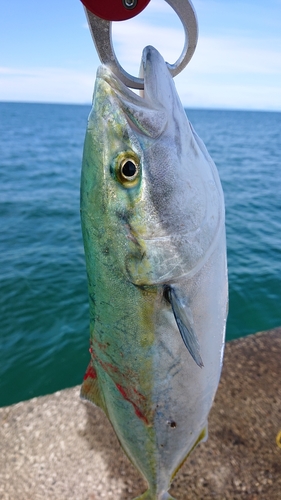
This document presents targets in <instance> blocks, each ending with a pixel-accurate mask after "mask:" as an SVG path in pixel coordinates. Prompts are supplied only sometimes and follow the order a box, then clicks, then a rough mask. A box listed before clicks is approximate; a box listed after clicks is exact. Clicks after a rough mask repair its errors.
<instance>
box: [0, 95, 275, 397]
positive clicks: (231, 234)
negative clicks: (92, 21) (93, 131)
mask: <svg viewBox="0 0 281 500" xmlns="http://www.w3.org/2000/svg"><path fill="white" fill-rule="evenodd" d="M89 111H90V107H89V106H87V105H85V106H82V105H81V106H80V105H57V104H27V103H0V183H1V194H0V224H1V232H0V262H1V264H0V282H1V294H0V315H1V316H0V317H1V330H0V350H1V363H0V406H3V405H9V404H12V403H15V402H18V401H21V400H25V399H28V398H31V397H34V396H38V395H43V394H47V393H51V392H54V391H56V390H59V389H62V388H66V387H71V386H73V385H75V384H79V383H81V380H82V378H83V375H84V372H85V369H86V366H87V364H88V361H89V352H88V348H89V318H88V296H87V281H86V270H85V262H84V251H83V245H82V237H81V229H80V215H79V196H80V193H79V189H80V169H81V158H82V151H83V141H84V135H85V129H86V122H87V116H88V114H89ZM187 114H188V117H189V119H190V121H191V122H192V124H193V125H194V128H195V129H196V131H197V133H198V134H199V135H200V136H201V138H202V139H203V140H204V142H205V144H206V146H207V148H208V150H209V152H210V154H211V156H212V157H213V159H214V161H215V163H216V165H217V167H218V170H219V174H220V177H221V181H222V185H223V189H224V194H225V204H226V228H227V247H228V267H229V291H230V304H229V307H230V308H229V316H228V323H227V340H230V339H234V338H237V337H240V336H245V335H248V334H250V333H255V332H257V331H261V330H266V329H270V328H273V327H275V326H280V325H281V305H280V304H281V244H280V238H281V113H271V112H250V111H249V112H248V111H216V110H195V109H190V110H187Z"/></svg>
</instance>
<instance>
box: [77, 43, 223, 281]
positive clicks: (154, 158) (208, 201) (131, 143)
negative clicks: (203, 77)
mask: <svg viewBox="0 0 281 500" xmlns="http://www.w3.org/2000/svg"><path fill="white" fill-rule="evenodd" d="M141 73H142V76H143V78H144V91H143V93H142V95H141V96H139V95H136V94H135V93H134V92H132V91H131V90H130V89H128V88H127V87H126V86H125V85H124V84H123V83H122V82H121V81H120V80H119V79H118V78H117V77H116V76H115V75H114V74H113V73H112V72H111V70H110V69H109V68H107V67H105V66H101V67H100V68H99V69H98V73H97V79H96V85H95V91H94V99H93V108H92V111H91V113H90V116H89V121H88V129H87V134H86V140H85V147H84V160H83V168H82V185H81V210H82V226H83V220H84V221H85V224H84V226H85V227H86V226H87V228H88V233H89V231H90V234H92V236H93V238H96V240H98V241H99V245H100V246H102V247H103V248H107V251H108V253H111V254H112V259H115V264H114V265H115V267H116V268H118V269H119V272H120V273H121V274H122V275H125V276H126V277H127V278H128V279H129V280H130V281H131V282H133V283H135V284H137V285H151V284H156V285H157V284H161V283H168V282H173V281H174V280H175V279H178V278H180V277H181V276H183V275H186V274H187V273H191V272H193V271H194V269H196V267H198V266H199V265H201V263H203V261H204V258H205V256H206V254H207V253H208V252H210V251H211V250H210V249H211V247H212V245H213V242H214V241H215V239H216V234H217V233H218V231H219V228H220V227H221V226H222V219H223V195H222V191H221V186H220V182H219V179H218V175H217V172H216V168H215V166H214V164H213V162H212V160H211V158H210V156H209V154H208V152H207V150H206V148H205V146H204V145H203V143H202V141H201V140H200V139H199V138H198V136H197V135H196V133H195V132H194V130H193V128H192V126H191V125H190V123H189V121H188V119H187V116H186V113H185V111H184V109H183V107H182V104H181V102H180V100H179V97H178V95H177V91H176V88H175V85H174V81H173V78H172V77H171V75H170V72H169V70H168V68H167V65H166V63H165V61H164V59H163V58H162V56H161V55H160V54H159V52H158V51H157V50H156V49H154V48H153V47H146V48H145V49H144V51H143V56H142V65H141ZM84 241H85V236H84ZM96 244H97V243H96ZM109 249H110V250H109ZM202 265H203V264H202Z"/></svg>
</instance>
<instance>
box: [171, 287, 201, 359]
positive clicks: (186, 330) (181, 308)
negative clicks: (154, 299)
mask: <svg viewBox="0 0 281 500" xmlns="http://www.w3.org/2000/svg"><path fill="white" fill-rule="evenodd" d="M165 296H166V297H167V298H168V300H169V302H170V304H171V306H172V310H173V313H174V316H175V320H176V323H177V325H178V329H179V331H180V334H181V337H182V340H183V341H184V344H185V346H186V347H187V349H188V351H189V353H190V355H191V356H192V357H193V359H194V361H195V363H197V365H198V366H199V367H200V368H202V367H203V366H204V363H203V361H202V358H201V355H200V344H199V340H198V337H197V335H196V332H195V330H194V326H193V325H194V322H193V316H192V311H191V309H190V307H189V306H188V304H187V301H186V299H184V298H182V297H181V296H180V293H179V292H178V290H176V289H175V288H174V287H172V286H166V287H165Z"/></svg>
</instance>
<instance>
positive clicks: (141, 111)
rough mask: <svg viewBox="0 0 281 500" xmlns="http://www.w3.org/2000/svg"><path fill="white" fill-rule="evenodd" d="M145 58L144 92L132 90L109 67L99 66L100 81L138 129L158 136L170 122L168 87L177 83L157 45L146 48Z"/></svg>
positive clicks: (98, 78)
mask: <svg viewBox="0 0 281 500" xmlns="http://www.w3.org/2000/svg"><path fill="white" fill-rule="evenodd" d="M141 61H142V62H141V74H142V76H143V79H144V90H143V91H141V95H138V94H136V93H135V92H133V91H132V90H131V89H129V88H128V87H127V86H126V85H125V84H124V83H123V82H121V80H120V79H119V78H118V77H117V76H116V75H115V74H114V73H113V72H112V71H111V69H110V68H109V67H107V66H100V67H99V68H98V71H97V81H100V82H103V83H105V84H106V85H107V88H105V89H104V92H105V94H106V93H108V92H110V93H111V94H113V95H114V96H115V97H116V98H117V100H118V104H119V105H120V106H121V108H122V110H123V112H124V114H125V116H126V118H127V119H128V121H129V123H130V125H133V127H134V129H135V131H137V132H138V133H140V134H142V135H146V136H148V137H150V138H153V139H156V138H158V137H159V136H160V135H161V133H162V132H163V130H164V129H165V127H166V124H167V121H168V113H167V109H166V108H165V106H164V105H163V102H164V100H165V95H166V93H167V88H168V86H169V85H170V84H171V82H172V85H173V79H172V76H171V75H170V72H169V70H168V68H167V66H166V63H165V61H164V59H163V57H162V56H161V55H160V54H159V52H158V51H157V50H156V49H155V48H154V47H151V46H148V47H145V49H144V50H143V54H142V60H141Z"/></svg>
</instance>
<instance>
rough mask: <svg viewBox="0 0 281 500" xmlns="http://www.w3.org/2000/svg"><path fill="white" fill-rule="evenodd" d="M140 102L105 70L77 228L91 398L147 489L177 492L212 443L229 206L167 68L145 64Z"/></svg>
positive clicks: (86, 391) (156, 62)
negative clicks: (194, 455) (188, 467)
mask: <svg viewBox="0 0 281 500" xmlns="http://www.w3.org/2000/svg"><path fill="white" fill-rule="evenodd" d="M142 65H143V77H144V94H143V96H137V95H136V94H134V93H133V92H132V91H130V90H129V89H128V88H127V87H126V86H125V85H123V84H122V83H121V82H120V81H119V80H118V79H117V78H116V77H115V76H114V74H113V73H111V71H110V70H109V69H108V68H106V67H104V66H102V67H100V68H99V70H98V74H97V81H96V87H95V93H94V102H93V109H92V111H91V114H90V117H89V122H88V129H87V134H86V140H85V147H84V158H83V168H82V182H81V214H82V215H81V217H82V229H83V238H84V245H85V255H86V265H87V273H88V283H89V297H90V324H91V327H90V328H91V362H90V365H89V367H88V370H87V372H86V375H85V378H84V383H83V386H82V391H81V395H82V397H83V398H85V399H88V400H90V401H92V402H93V403H95V404H97V405H99V406H100V407H101V408H102V409H103V410H104V411H105V413H106V414H107V416H108V418H109V419H110V421H111V423H112V425H113V427H114V429H115V432H116V434H117V436H118V438H119V441H120V443H121V444H122V446H123V448H124V450H125V452H126V454H127V455H128V456H129V458H130V459H131V461H132V462H133V463H134V464H135V465H136V467H137V468H138V469H139V470H140V472H141V473H142V474H143V476H144V477H145V478H146V480H147V482H148V490H147V492H146V493H144V495H142V496H141V497H139V498H143V499H148V500H149V499H151V500H153V499H158V500H164V499H169V498H172V497H171V496H170V495H169V493H168V489H169V485H170V483H171V480H172V478H173V477H174V475H175V474H176V472H177V470H178V469H179V468H180V466H181V465H182V463H183V462H184V460H185V459H186V457H187V456H188V455H189V453H190V452H191V451H192V450H193V448H194V447H195V446H196V445H197V444H198V443H199V442H200V441H201V440H204V439H205V438H206V437H207V418H208V414H209V411H210V408H211V405H212V402H213V399H214V396H215V393H216V390H217V386H218V383H219V378H220V372H221V367H222V358H223V349H224V336H225V325H226V316H227V302H228V291H227V265H226V243H225V221H224V200H223V192H222V189H221V184H220V180H219V177H218V173H217V170H216V167H215V165H214V163H213V161H212V159H211V158H210V156H209V154H208V152H207V150H206V148H205V146H204V144H203V142H202V141H201V140H200V139H199V137H198V136H197V134H196V133H195V131H194V130H193V128H192V126H191V125H190V123H189V121H188V119H187V117H186V114H185V111H184V109H183V107H182V105H181V103H180V100H179V98H178V95H177V92H176V89H175V86H174V82H173V79H172V77H171V76H170V73H169V71H168V70H167V67H166V64H165V62H164V60H163V58H162V57H161V55H160V54H159V53H158V52H157V50H156V49H154V48H153V47H146V49H145V50H144V52H143V59H142Z"/></svg>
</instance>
